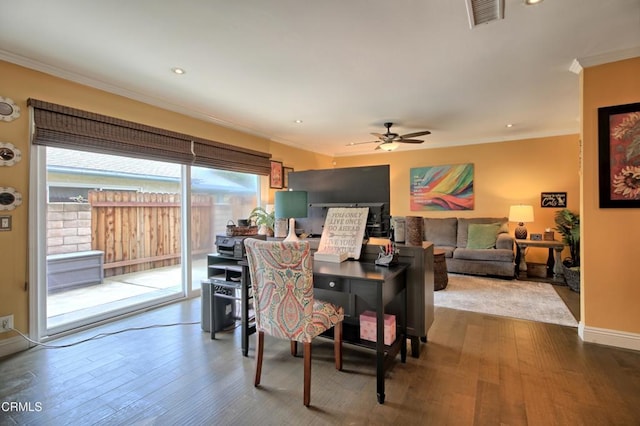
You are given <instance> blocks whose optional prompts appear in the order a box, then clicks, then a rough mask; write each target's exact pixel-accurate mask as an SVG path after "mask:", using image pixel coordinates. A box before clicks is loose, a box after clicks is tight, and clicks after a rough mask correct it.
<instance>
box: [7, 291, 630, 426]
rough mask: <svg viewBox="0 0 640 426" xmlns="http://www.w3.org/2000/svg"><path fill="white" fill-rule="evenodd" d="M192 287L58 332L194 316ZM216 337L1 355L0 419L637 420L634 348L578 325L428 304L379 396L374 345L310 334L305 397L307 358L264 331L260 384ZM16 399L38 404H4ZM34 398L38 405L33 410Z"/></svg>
mask: <svg viewBox="0 0 640 426" xmlns="http://www.w3.org/2000/svg"><path fill="white" fill-rule="evenodd" d="M199 318H200V301H199V299H195V300H191V301H185V302H181V303H177V304H174V305H171V306H166V307H163V308H159V309H156V310H153V311H149V312H146V313H144V314H141V315H138V316H136V317H131V318H128V319H126V320H122V321H120V322H117V323H114V324H110V325H108V326H103V327H100V328H99V329H94V330H89V331H85V332H82V333H78V334H76V335H74V336H69V337H66V338H64V339H59V340H58V341H56V342H51V343H52V344H53V343H54V344H62V343H68V342H71V341H76V340H80V339H81V338H85V337H88V336H91V335H94V334H97V333H98V332H107V331H114V330H119V329H122V328H125V327H132V326H136V327H137V326H144V325H151V324H166V323H171V322H186V321H198V320H199ZM218 337H219V339H218V340H215V341H211V340H210V339H209V335H208V334H207V333H204V332H202V331H201V329H200V326H199V325H183V326H175V327H167V328H151V329H146V330H142V331H132V332H127V333H122V334H116V335H113V336H110V337H105V338H102V339H99V340H93V341H89V342H87V343H83V344H80V345H77V346H72V347H69V348H66V349H32V350H29V351H26V352H23V353H20V354H16V355H13V356H11V357H8V358H5V359H3V360H1V361H0V404H2V405H1V407H3V408H2V410H1V411H0V424H2V425H13V424H19V425H92V424H98V425H102V424H104V425H134V424H140V425H142V424H144V425H151V424H158V425H173V424H175V425H325V424H349V425H363V424H373V425H387V424H392V425H409V424H411V425H417V424H420V425H445V424H449V425H498V424H509V425H527V424H530V425H638V424H640V409H638V407H640V353H638V352H634V351H628V350H621V349H614V348H609V347H605V346H599V345H594V344H588V343H583V342H582V341H580V339H579V337H578V336H577V334H576V329H575V328H569V327H562V326H557V325H550V324H543V323H536V322H530V321H524V320H514V319H508V318H503V317H494V316H491V315H483V314H476V313H471V312H464V311H457V310H452V309H446V308H436V321H435V324H434V325H433V327H432V329H431V331H430V333H429V342H428V343H426V344H424V345H423V347H422V352H421V355H420V358H419V359H416V358H411V357H408V358H407V363H406V364H401V363H400V362H399V361H398V362H397V363H396V364H395V365H394V366H393V368H392V369H391V371H390V372H389V373H388V375H387V382H386V384H387V395H386V402H385V404H384V405H379V404H378V403H377V401H376V395H375V388H376V384H375V368H374V363H373V357H372V354H371V353H369V352H364V351H360V350H356V349H353V348H352V347H349V346H345V351H344V371H342V372H339V371H336V370H335V368H334V364H333V362H332V359H333V352H332V350H333V346H332V343H331V342H329V341H326V340H319V339H318V340H316V341H315V342H314V345H313V350H314V353H313V368H312V382H311V407H310V408H305V407H304V406H303V405H302V381H303V378H302V369H303V365H302V358H301V357H297V358H292V357H291V355H290V353H289V350H290V348H289V344H288V342H284V341H278V340H273V339H269V338H267V340H266V346H265V358H264V365H263V372H262V386H261V387H260V388H254V386H253V368H254V364H253V349H254V339H255V336H252V338H251V347H250V352H249V355H250V356H249V357H248V358H245V357H242V356H241V351H240V333H239V329H238V330H236V331H235V332H232V333H224V334H218ZM10 402H19V403H22V404H23V408H26V404H30V408H32V409H33V410H34V411H31V412H29V411H9V410H7V409H5V408H7V407H9V405H8V404H5V403H10ZM38 406H39V407H41V410H38Z"/></svg>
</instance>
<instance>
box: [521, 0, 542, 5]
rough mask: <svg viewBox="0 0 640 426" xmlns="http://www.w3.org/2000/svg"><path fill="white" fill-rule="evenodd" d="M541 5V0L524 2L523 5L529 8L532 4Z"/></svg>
mask: <svg viewBox="0 0 640 426" xmlns="http://www.w3.org/2000/svg"><path fill="white" fill-rule="evenodd" d="M538 3H542V0H524V4H526V5H527V6H531V5H533V4H538Z"/></svg>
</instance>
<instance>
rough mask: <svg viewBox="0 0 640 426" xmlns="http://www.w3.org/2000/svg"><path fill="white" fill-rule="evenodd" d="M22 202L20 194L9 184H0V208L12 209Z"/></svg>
mask: <svg viewBox="0 0 640 426" xmlns="http://www.w3.org/2000/svg"><path fill="white" fill-rule="evenodd" d="M20 204H22V194H20V193H19V192H18V191H16V190H15V188H11V187H10V186H9V187H7V186H0V210H13V209H15V208H16V207H18V206H19V205H20Z"/></svg>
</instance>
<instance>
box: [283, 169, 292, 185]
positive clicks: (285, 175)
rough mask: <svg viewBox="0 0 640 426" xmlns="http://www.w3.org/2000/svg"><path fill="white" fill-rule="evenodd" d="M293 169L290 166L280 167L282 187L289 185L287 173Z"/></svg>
mask: <svg viewBox="0 0 640 426" xmlns="http://www.w3.org/2000/svg"><path fill="white" fill-rule="evenodd" d="M292 171H293V169H292V168H291V167H283V168H282V178H283V181H282V187H283V188H288V187H289V173H291V172H292Z"/></svg>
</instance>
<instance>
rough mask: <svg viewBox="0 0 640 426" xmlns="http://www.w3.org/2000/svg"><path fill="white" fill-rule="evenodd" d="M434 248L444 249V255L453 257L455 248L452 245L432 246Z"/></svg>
mask: <svg viewBox="0 0 640 426" xmlns="http://www.w3.org/2000/svg"><path fill="white" fill-rule="evenodd" d="M434 249H439V250H442V251H444V257H446V258H448V259H450V258H452V257H453V251H454V250H455V249H456V248H455V247H452V246H434Z"/></svg>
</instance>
